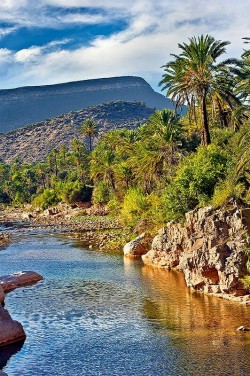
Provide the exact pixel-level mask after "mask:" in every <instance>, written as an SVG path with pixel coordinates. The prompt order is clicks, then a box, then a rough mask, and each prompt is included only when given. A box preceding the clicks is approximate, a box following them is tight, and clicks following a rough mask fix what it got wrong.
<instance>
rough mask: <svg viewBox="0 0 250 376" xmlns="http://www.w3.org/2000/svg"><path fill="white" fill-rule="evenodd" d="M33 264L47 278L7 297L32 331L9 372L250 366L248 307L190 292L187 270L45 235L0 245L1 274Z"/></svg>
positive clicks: (157, 375) (180, 371) (185, 371)
mask: <svg viewBox="0 0 250 376" xmlns="http://www.w3.org/2000/svg"><path fill="white" fill-rule="evenodd" d="M77 244H78V243H77ZM27 268H28V269H30V270H36V271H37V272H39V273H40V274H41V275H43V276H44V280H43V281H42V282H41V283H39V284H38V285H36V286H35V287H25V288H23V289H17V290H15V292H13V293H11V294H8V295H7V296H6V306H7V307H8V309H9V310H10V312H11V313H13V314H15V317H14V319H17V320H18V321H20V322H21V323H22V324H23V326H24V328H25V332H26V334H27V339H26V341H25V344H24V346H23V347H22V349H21V351H20V352H19V353H18V354H16V355H15V356H13V357H12V358H11V360H10V361H9V362H8V364H7V366H6V367H5V371H6V372H7V373H8V374H9V375H11V376H19V375H20V374H24V373H23V370H25V376H38V375H39V376H47V375H59V374H61V375H71V376H80V375H81V376H82V375H86V376H98V375H99V376H100V375H101V376H111V375H115V376H125V375H126V376H170V375H171V376H177V375H178V376H182V375H183V376H186V375H188V376H203V375H216V376H217V375H226V376H229V375H237V376H241V375H242V376H243V375H247V374H250V372H249V371H250V357H249V342H247V341H248V340H249V337H248V336H249V333H239V332H237V331H236V330H235V328H237V327H238V326H240V325H245V326H249V324H250V323H249V308H250V307H248V308H246V307H244V306H239V305H238V304H235V303H230V302H226V301H221V300H219V299H216V298H211V297H208V296H203V295H202V294H198V293H193V292H191V291H190V290H189V289H187V288H186V285H185V282H184V279H183V275H182V274H181V273H177V272H168V271H165V270H160V269H154V268H151V267H147V266H143V264H142V263H141V262H140V261H133V260H130V259H124V262H123V258H122V257H120V256H119V255H115V254H113V253H110V254H108V253H99V252H95V251H87V250H84V249H81V248H78V247H76V243H75V242H74V241H73V240H71V239H69V238H66V237H65V238H63V237H61V236H59V237H55V236H48V235H47V236H46V235H41V236H32V237H31V236H28V237H23V236H22V237H20V238H19V239H17V242H16V243H15V244H14V243H12V244H11V245H10V247H9V248H8V249H7V250H6V251H4V252H2V253H0V269H1V270H0V274H9V273H11V272H13V271H15V270H22V269H27ZM6 359H8V358H6ZM6 361H8V360H5V363H6Z"/></svg>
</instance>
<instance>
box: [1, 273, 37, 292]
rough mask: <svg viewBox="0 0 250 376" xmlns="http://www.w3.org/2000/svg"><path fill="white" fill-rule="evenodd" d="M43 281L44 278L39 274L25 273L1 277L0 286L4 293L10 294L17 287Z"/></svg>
mask: <svg viewBox="0 0 250 376" xmlns="http://www.w3.org/2000/svg"><path fill="white" fill-rule="evenodd" d="M41 279H43V277H42V276H41V275H40V274H38V273H35V272H31V271H23V272H17V273H14V274H11V275H5V276H3V277H0V285H1V287H2V289H3V291H4V292H8V291H11V290H14V289H15V288H17V287H21V286H27V285H32V284H34V283H36V282H38V281H40V280H41Z"/></svg>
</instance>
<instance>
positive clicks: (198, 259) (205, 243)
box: [142, 205, 250, 296]
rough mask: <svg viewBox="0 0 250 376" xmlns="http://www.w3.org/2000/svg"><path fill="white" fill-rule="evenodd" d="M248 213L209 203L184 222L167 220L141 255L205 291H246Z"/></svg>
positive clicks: (236, 208) (150, 262) (240, 294)
mask: <svg viewBox="0 0 250 376" xmlns="http://www.w3.org/2000/svg"><path fill="white" fill-rule="evenodd" d="M249 227H250V213H249V210H248V209H242V208H240V207H238V206H237V205H235V206H233V207H231V208H226V209H223V210H222V209H218V210H214V209H213V208H212V207H211V206H210V207H205V208H200V209H195V210H193V211H191V212H189V213H187V214H186V222H185V223H184V224H183V225H180V224H175V223H172V222H169V223H168V224H167V225H166V226H165V227H164V228H163V229H161V230H159V232H158V234H157V236H156V237H155V238H154V239H153V242H152V246H151V249H150V251H149V252H148V253H146V254H145V255H143V256H142V260H143V262H144V263H145V264H148V265H152V266H156V267H163V268H170V269H171V268H175V267H176V268H178V269H179V270H182V271H183V273H184V276H185V280H186V284H187V286H189V287H191V288H193V289H195V290H198V291H203V292H206V293H213V294H222V295H223V294H233V295H234V296H242V295H246V294H249V292H250V291H249V290H247V289H245V288H244V286H243V284H242V282H241V278H242V277H244V276H245V275H246V274H247V259H248V257H247V254H246V252H245V250H246V248H247V247H249V245H248V241H247V234H249Z"/></svg>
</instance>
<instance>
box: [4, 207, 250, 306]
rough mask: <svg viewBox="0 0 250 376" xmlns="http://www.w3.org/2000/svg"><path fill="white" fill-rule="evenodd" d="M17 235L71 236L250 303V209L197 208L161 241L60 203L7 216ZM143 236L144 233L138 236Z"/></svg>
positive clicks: (161, 234)
mask: <svg viewBox="0 0 250 376" xmlns="http://www.w3.org/2000/svg"><path fill="white" fill-rule="evenodd" d="M1 223H2V225H5V226H6V225H9V226H12V227H11V228H12V229H15V231H23V232H26V231H33V230H46V231H50V232H52V233H54V232H59V233H67V236H69V237H72V238H76V239H77V240H78V241H79V242H80V243H81V244H82V245H84V246H85V248H87V249H96V250H100V251H118V252H121V251H122V249H123V252H124V255H125V256H127V257H130V258H132V259H133V258H141V259H142V261H143V262H144V264H147V265H149V266H154V267H159V268H163V269H178V270H180V271H182V272H183V273H184V276H185V280H186V284H187V287H190V288H191V289H193V290H196V291H197V292H202V293H205V294H209V295H214V296H217V297H219V298H225V299H228V300H232V301H235V302H238V303H244V304H250V290H249V286H248V287H247V286H246V284H245V282H244V278H245V276H247V278H249V277H248V275H249V271H248V268H247V262H248V255H247V247H248V246H249V230H250V209H249V208H245V207H240V206H238V204H237V203H232V204H230V205H229V206H228V207H225V208H221V209H214V208H212V207H204V208H200V209H199V208H197V209H195V210H193V211H191V212H189V213H187V214H186V222H185V223H184V224H177V223H176V224H175V223H172V222H169V223H168V224H167V225H166V227H164V228H162V229H160V230H159V231H158V234H157V235H156V236H155V238H153V237H151V236H148V235H146V236H145V235H142V234H140V235H139V236H138V237H137V238H136V239H134V240H132V241H130V240H131V237H132V238H134V237H135V232H134V233H133V234H132V233H131V230H130V231H128V230H127V229H125V228H124V227H123V226H122V224H121V223H120V222H119V220H118V219H117V218H114V217H110V216H109V215H107V212H105V209H104V208H103V207H99V208H97V207H94V206H93V207H90V208H85V209H83V208H79V207H74V208H72V207H71V206H69V205H65V204H60V205H58V206H57V207H55V208H53V209H49V210H46V211H45V212H43V213H36V212H30V211H29V212H28V211H25V212H24V211H23V210H20V209H12V210H8V211H5V212H4V213H2V215H0V224H1ZM137 235H138V233H137Z"/></svg>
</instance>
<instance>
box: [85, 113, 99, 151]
mask: <svg viewBox="0 0 250 376" xmlns="http://www.w3.org/2000/svg"><path fill="white" fill-rule="evenodd" d="M81 131H82V133H83V135H86V136H87V137H88V140H89V150H90V151H92V144H93V138H94V137H95V136H96V135H97V124H96V123H95V122H94V120H93V119H86V120H85V121H84V123H83V124H82V126H81Z"/></svg>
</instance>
